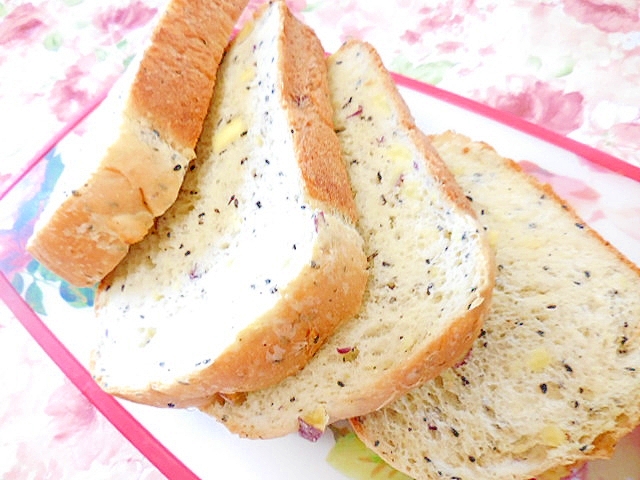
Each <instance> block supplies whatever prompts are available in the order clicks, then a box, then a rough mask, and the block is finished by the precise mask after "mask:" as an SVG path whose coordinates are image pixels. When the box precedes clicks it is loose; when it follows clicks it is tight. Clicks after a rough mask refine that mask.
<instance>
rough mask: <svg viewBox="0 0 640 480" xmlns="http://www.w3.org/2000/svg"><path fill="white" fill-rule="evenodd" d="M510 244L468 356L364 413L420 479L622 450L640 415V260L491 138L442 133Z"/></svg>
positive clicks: (492, 233) (509, 475)
mask: <svg viewBox="0 0 640 480" xmlns="http://www.w3.org/2000/svg"><path fill="white" fill-rule="evenodd" d="M432 141H433V144H434V146H435V147H436V149H437V150H438V152H439V153H440V155H441V157H442V158H443V159H444V161H445V163H446V164H447V165H448V166H449V168H450V169H451V170H452V171H453V172H454V173H455V175H456V179H457V181H458V183H459V184H460V185H461V186H462V188H463V189H464V191H465V194H466V195H468V196H469V197H470V198H473V202H472V205H473V206H474V207H475V209H476V211H477V212H478V213H479V214H480V220H481V222H482V223H483V225H484V226H485V227H486V228H487V230H488V234H489V238H490V239H491V241H492V244H493V245H494V247H495V249H496V263H497V267H498V270H497V272H498V273H497V277H496V287H495V290H494V294H493V307H492V311H491V313H490V315H489V317H488V318H487V319H486V321H485V325H484V327H483V329H482V333H481V335H480V336H479V337H478V339H477V340H476V342H475V344H474V346H473V349H472V350H471V352H470V355H469V356H468V357H467V358H466V359H465V361H464V362H462V364H460V365H458V366H456V367H455V368H451V369H448V370H446V371H445V372H444V373H443V374H442V375H440V376H439V377H438V378H436V379H434V380H432V381H430V382H427V383H425V384H424V385H423V386H421V387H420V388H417V389H415V390H413V391H411V392H409V393H407V394H406V395H405V396H403V397H401V398H400V399H398V400H397V401H395V402H394V403H392V404H390V405H388V406H387V407H385V408H383V409H381V410H379V411H377V412H374V413H371V414H369V415H366V416H362V417H358V418H355V419H353V421H352V423H353V426H354V428H355V431H356V432H357V434H358V436H360V438H362V439H363V440H364V441H365V443H366V444H367V445H368V446H369V447H370V448H372V449H373V450H374V451H376V452H377V453H378V454H379V455H380V456H382V457H383V459H385V460H386V461H387V462H389V463H390V464H391V465H392V466H394V467H395V468H397V469H398V470H401V471H402V472H405V473H406V474H408V475H409V476H411V477H412V478H416V479H436V478H437V479H440V478H461V479H495V478H501V479H502V478H503V479H530V478H534V477H537V478H540V477H539V476H540V475H541V474H543V473H544V472H548V471H551V470H555V471H559V470H561V467H563V466H571V465H573V464H575V463H579V462H582V461H585V460H588V459H591V458H597V457H606V456H609V455H611V454H612V451H613V447H614V445H615V444H616V442H617V441H618V439H620V437H621V436H622V435H624V434H625V433H626V432H629V431H630V430H631V429H632V428H633V427H634V426H635V425H637V424H638V423H640V404H639V403H638V398H639V396H640V378H639V377H638V372H639V370H638V369H639V368H640V336H639V334H640V333H639V332H640V295H639V292H640V271H639V269H638V268H637V266H635V265H633V264H632V263H631V262H629V261H628V260H627V259H626V258H624V257H623V256H622V255H621V254H620V253H618V252H617V251H616V250H615V249H614V248H612V247H611V246H610V245H609V244H608V243H606V242H605V241H604V240H603V239H602V238H601V237H599V236H598V234H596V233H595V232H594V231H593V230H591V229H590V228H589V227H588V226H587V225H586V224H585V223H584V222H583V221H582V220H581V219H580V218H578V217H577V216H576V214H575V213H574V212H573V211H572V210H571V209H570V208H569V207H568V206H567V205H566V203H564V202H563V201H562V200H561V199H560V198H558V197H557V196H556V195H555V194H554V193H553V191H552V190H551V189H550V188H549V187H547V186H542V185H540V184H538V183H537V182H536V181H535V180H534V179H533V178H530V177H529V176H528V175H526V174H524V173H523V172H522V171H521V170H520V169H519V167H518V166H517V165H516V164H515V163H514V162H512V161H510V160H506V159H504V158H502V157H501V156H500V155H498V154H497V153H496V151H495V150H494V149H493V148H491V147H490V146H488V145H487V144H485V143H482V142H474V141H471V140H470V139H469V138H467V137H465V136H463V135H459V134H456V133H454V132H446V133H443V134H440V135H436V136H435V137H433V139H432Z"/></svg>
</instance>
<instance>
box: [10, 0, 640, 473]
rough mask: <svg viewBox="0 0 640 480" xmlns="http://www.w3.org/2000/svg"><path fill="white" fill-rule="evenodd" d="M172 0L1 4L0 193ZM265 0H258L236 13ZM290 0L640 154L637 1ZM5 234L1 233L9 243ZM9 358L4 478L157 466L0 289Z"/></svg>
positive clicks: (302, 10) (334, 24) (415, 61)
mask: <svg viewBox="0 0 640 480" xmlns="http://www.w3.org/2000/svg"><path fill="white" fill-rule="evenodd" d="M164 3H165V1H164V0H108V1H100V2H98V1H97V0H93V1H91V0H55V1H32V2H27V1H17V0H10V1H6V2H4V3H0V138H1V141H0V159H2V161H1V162H0V198H1V197H2V195H3V193H5V192H6V191H7V190H9V189H10V188H11V187H12V186H13V185H14V183H15V182H16V181H18V179H19V178H20V176H21V175H22V174H23V173H24V172H25V171H26V170H27V169H29V168H30V167H31V165H32V163H33V160H34V159H35V158H37V157H38V156H41V155H42V154H43V153H45V152H46V150H47V149H48V148H50V147H51V145H52V142H53V141H55V139H56V137H57V136H59V133H60V132H63V131H65V130H67V129H68V128H69V127H70V126H71V125H73V124H74V123H76V122H77V121H78V119H79V116H80V115H81V114H82V113H83V112H85V111H86V109H87V108H89V107H90V106H91V105H94V104H96V103H97V102H98V101H99V100H100V99H101V98H102V97H103V95H104V93H105V92H106V91H107V90H108V88H109V87H110V86H111V85H112V84H113V82H114V81H115V79H116V78H117V77H118V76H119V75H120V74H121V73H122V71H123V69H124V68H125V66H126V64H127V63H128V62H129V61H130V59H131V58H132V56H133V55H135V54H136V53H137V51H138V48H139V46H140V45H141V43H142V42H143V41H144V39H145V38H146V37H147V35H148V34H149V28H148V26H149V24H150V21H151V20H152V19H153V18H154V17H155V16H156V15H158V14H159V13H160V12H161V11H162V8H163V6H164ZM259 3H261V2H258V1H255V0H252V1H251V2H250V6H249V9H248V10H247V11H246V12H245V15H244V16H243V19H242V20H241V21H244V20H246V18H248V16H249V15H250V12H251V11H252V10H254V9H255V7H256V6H257V5H258V4H259ZM289 6H290V8H291V9H292V10H293V11H294V12H295V13H296V14H297V15H298V16H299V17H300V18H301V19H303V20H304V21H305V22H306V23H307V24H309V25H310V26H311V27H312V28H314V29H315V31H316V33H317V34H318V36H319V37H320V39H321V41H322V43H323V45H324V46H325V49H326V50H327V51H334V50H336V49H337V48H338V47H339V45H340V44H341V43H342V42H343V41H344V40H346V39H347V38H349V37H358V38H362V39H365V40H367V41H369V42H371V43H372V44H373V45H374V46H375V47H376V48H377V49H378V51H379V52H380V54H381V56H382V58H383V61H384V62H385V64H386V65H387V67H388V68H389V69H391V70H394V71H396V72H398V73H401V74H404V75H406V76H408V77H412V78H415V79H418V80H421V81H424V82H428V83H431V84H435V85H437V86H438V87H440V88H442V89H444V90H447V91H450V92H454V93H457V94H459V95H462V96H464V97H467V98H471V99H474V100H477V101H478V102H481V103H483V104H486V105H488V106H491V107H494V108H496V109H498V110H501V111H504V112H508V113H510V114H513V115H515V116H518V117H521V118H524V119H526V120H528V121H531V122H533V123H535V124H538V125H541V126H544V127H545V128H547V129H550V130H552V131H554V132H557V133H559V134H561V135H564V136H567V137H569V138H572V139H574V140H577V141H579V142H581V143H584V144H586V145H588V146H591V147H595V148H597V149H599V150H601V151H603V152H606V153H609V154H611V155H613V156H615V157H618V158H620V159H622V160H623V161H625V162H627V163H628V164H630V165H635V166H640V7H638V3H637V1H636V0H545V1H539V0H493V1H490V0H440V1H424V0H396V1H393V2H391V1H368V0H292V1H290V2H289ZM2 235H3V234H2V231H0V241H2V242H4V238H6V237H3V236H2ZM9 249H10V246H9V245H7V244H6V243H0V257H2V256H4V257H6V256H8V255H9V253H8V252H9ZM20 261H22V260H20V259H17V260H16V262H18V263H19V262H20ZM23 266H24V265H23ZM0 362H1V364H2V366H3V367H2V369H0V385H2V388H1V389H0V477H1V478H3V479H6V480H8V479H22V478H45V477H46V478H65V479H68V478H128V479H132V478H141V479H153V478H162V475H161V474H160V473H159V472H158V471H157V470H156V469H155V467H154V466H153V465H152V464H151V463H150V462H149V461H148V460H147V459H146V458H145V457H144V456H143V455H141V454H140V453H139V452H138V451H137V450H136V449H135V448H133V447H132V446H131V444H129V443H128V442H127V440H126V439H125V438H124V437H123V436H122V435H121V434H120V433H119V432H118V431H117V430H116V429H115V428H114V427H112V426H111V424H110V423H109V422H108V421H107V420H106V419H105V418H104V417H102V416H101V414H100V413H99V412H97V411H96V410H95V408H94V407H93V406H92V405H91V403H89V402H88V401H87V400H86V399H85V398H84V396H82V395H81V394H80V392H79V391H78V390H77V389H76V388H75V387H74V386H73V385H72V383H71V382H70V381H69V380H67V379H66V378H65V376H64V375H63V374H62V373H61V372H60V371H59V370H58V369H57V368H56V366H55V365H54V364H53V363H52V362H51V361H50V360H49V359H48V357H47V356H46V355H45V354H44V353H43V352H42V351H41V350H40V348H39V347H38V345H37V344H36V343H35V342H34V341H33V340H32V339H31V337H29V335H28V334H27V333H26V332H25V331H24V330H23V329H22V327H21V326H20V324H19V323H18V322H17V320H16V319H15V318H14V317H13V316H12V315H11V313H10V312H9V311H8V310H7V309H6V308H5V307H4V305H2V303H1V302H0ZM634 441H635V440H634ZM594 471H596V470H594ZM593 478H596V477H593ZM621 478H622V477H621Z"/></svg>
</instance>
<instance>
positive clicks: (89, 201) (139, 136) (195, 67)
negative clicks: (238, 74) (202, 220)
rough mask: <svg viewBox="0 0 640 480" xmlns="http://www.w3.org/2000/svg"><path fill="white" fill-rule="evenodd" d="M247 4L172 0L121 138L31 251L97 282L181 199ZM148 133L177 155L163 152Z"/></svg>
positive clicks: (56, 267) (60, 270)
mask: <svg viewBox="0 0 640 480" xmlns="http://www.w3.org/2000/svg"><path fill="white" fill-rule="evenodd" d="M246 3H247V0H232V1H228V0H218V1H215V2H210V1H205V0H197V1H191V0H173V1H172V2H171V3H170V4H169V6H168V8H167V11H166V12H165V14H164V16H163V18H162V19H161V20H160V23H159V24H158V26H157V28H156V30H155V31H154V33H153V36H152V39H151V44H150V46H149V47H148V48H147V50H146V51H145V52H144V54H143V57H142V59H141V62H140V66H139V70H138V71H137V73H136V77H135V79H134V81H133V83H132V85H131V88H130V92H129V94H128V95H129V96H128V99H127V103H126V105H125V110H124V111H123V123H122V127H121V130H120V133H119V136H118V138H117V139H116V140H115V142H114V143H113V144H112V145H111V147H110V148H109V149H108V150H107V151H106V152H104V157H103V158H102V159H101V160H100V161H99V162H96V164H97V167H96V170H95V172H93V174H92V175H91V177H90V178H88V179H86V183H85V184H84V185H78V186H77V189H76V190H74V191H73V193H72V195H70V196H69V197H67V198H66V199H65V200H64V201H63V202H62V203H61V204H60V205H59V206H58V207H57V208H56V210H55V212H54V213H53V215H52V216H51V218H50V219H48V220H47V222H46V223H44V224H43V225H41V226H38V229H37V230H36V231H35V232H34V234H33V236H32V237H31V238H30V240H29V243H28V245H27V250H28V251H29V252H30V253H31V254H32V255H33V256H34V257H35V258H36V259H37V260H38V261H40V262H41V263H42V264H43V265H45V266H46V267H47V268H49V269H50V270H51V271H53V272H54V273H55V274H57V275H59V276H60V277H62V278H63V279H65V280H67V281H68V282H70V283H72V284H74V285H77V286H91V285H94V284H95V283H96V282H98V281H100V280H101V279H102V278H103V277H104V276H105V275H106V274H107V273H108V272H109V271H111V270H112V269H113V268H114V267H115V266H116V265H117V264H118V263H119V262H120V261H121V260H122V258H124V256H125V255H126V253H127V251H128V248H129V246H130V245H131V244H133V243H135V242H137V241H139V240H140V239H142V238H143V237H144V235H145V234H146V233H147V231H148V230H149V228H150V227H151V225H152V223H153V218H154V217H156V216H158V215H160V214H161V213H162V212H164V211H165V210H166V209H167V208H168V207H169V206H170V205H171V204H172V203H173V201H174V200H175V198H176V195H177V193H178V190H179V188H180V185H181V183H182V180H183V178H184V171H185V167H186V166H187V165H188V163H189V161H190V160H191V159H192V158H193V157H194V156H195V153H194V147H195V144H196V141H197V138H198V136H199V135H200V132H201V129H202V124H203V121H204V117H205V115H206V111H207V108H208V105H209V100H210V98H211V95H212V92H213V86H214V82H215V72H216V70H217V66H218V64H219V62H220V59H221V58H222V54H223V52H224V48H225V46H226V45H227V42H228V39H229V37H230V35H231V32H232V29H233V26H234V25H235V22H236V21H237V19H238V18H239V16H240V14H241V13H242V10H243V9H244V7H245V5H246ZM176 92H180V94H179V95H177V94H176ZM145 135H151V136H156V137H157V139H155V140H159V141H161V142H163V143H165V144H166V145H167V146H168V147H169V149H170V150H171V151H173V152H174V154H169V155H166V153H165V154H164V155H163V154H160V153H158V151H157V150H155V149H154V146H153V144H150V143H149V142H147V141H145V139H144V136H145ZM87 161H93V159H87ZM68 168H73V167H72V166H70V167H68ZM118 218H119V219H120V220H121V221H122V223H120V222H119V221H118ZM114 219H116V220H115V221H114Z"/></svg>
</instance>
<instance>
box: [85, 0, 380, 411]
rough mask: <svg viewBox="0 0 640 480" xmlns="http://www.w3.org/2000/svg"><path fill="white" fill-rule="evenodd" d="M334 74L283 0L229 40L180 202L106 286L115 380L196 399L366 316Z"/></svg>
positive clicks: (150, 400) (103, 360)
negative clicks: (333, 97)
mask: <svg viewBox="0 0 640 480" xmlns="http://www.w3.org/2000/svg"><path fill="white" fill-rule="evenodd" d="M299 52H305V54H304V55H299ZM326 70H327V68H326V63H325V59H324V50H323V48H322V46H321V44H320V42H319V40H318V39H317V37H316V36H315V34H314V33H313V31H311V30H310V29H309V28H308V27H306V26H305V25H303V24H302V23H300V22H299V21H298V20H296V19H295V18H294V17H293V16H292V14H291V12H290V11H289V10H288V9H287V7H286V4H285V3H284V1H277V2H272V3H269V4H265V5H264V6H263V7H262V8H261V9H260V10H259V11H258V12H257V13H256V17H255V18H254V20H253V22H250V23H249V24H247V26H246V27H245V28H244V29H243V30H242V31H241V32H240V33H239V34H238V36H237V37H236V39H235V40H234V41H233V42H232V44H231V45H230V47H229V49H228V51H227V52H226V54H225V56H224V59H223V61H222V63H221V65H220V69H219V71H218V80H217V84H216V87H215V92H214V96H213V99H212V103H211V108H210V111H209V115H208V117H207V119H206V121H205V125H204V130H203V134H202V137H201V139H200V141H199V143H198V147H197V158H196V160H195V161H194V163H193V164H192V165H191V166H190V168H189V171H188V172H187V174H186V177H185V181H184V184H183V186H182V189H181V191H180V194H179V196H178V199H177V200H176V202H175V204H174V205H172V206H171V208H170V209H169V210H168V211H167V212H166V213H165V214H164V215H163V216H161V217H160V218H159V219H158V220H157V222H156V225H155V227H154V228H153V230H152V231H151V232H150V234H149V235H148V236H147V237H146V238H145V239H144V240H143V241H142V242H140V243H138V244H136V245H134V246H133V247H132V248H131V250H130V252H129V254H128V255H127V257H125V259H124V260H123V261H122V262H121V263H120V264H119V265H118V266H117V267H116V269H115V270H114V271H113V272H112V273H111V274H109V275H108V276H107V277H106V278H105V279H104V281H103V282H101V284H100V287H99V290H98V294H97V299H96V312H97V316H98V320H99V321H100V322H101V325H102V326H101V328H100V332H101V337H100V340H99V345H98V347H97V349H96V352H95V355H94V358H93V366H92V371H93V373H94V376H95V378H96V380H97V381H98V383H99V384H100V385H102V387H103V388H104V389H105V390H106V391H108V392H110V393H113V394H115V395H118V396H120V397H124V398H127V399H130V400H133V401H136V402H141V403H147V404H151V405H156V406H177V407H185V406H193V405H199V404H200V403H201V402H202V401H205V400H208V398H210V397H211V396H212V395H214V394H218V393H220V394H222V395H224V396H229V397H233V394H235V393H236V392H244V391H249V390H255V389H259V388H265V387H267V386H269V385H271V384H273V383H276V382H278V381H280V380H281V379H283V378H284V377H286V376H287V375H290V374H292V373H294V372H296V371H298V370H299V369H300V368H301V367H302V366H303V365H304V364H305V363H306V362H307V361H308V359H309V358H310V357H311V356H312V355H313V354H314V353H315V352H316V351H317V350H318V348H319V347H320V346H321V345H322V344H323V343H324V341H325V340H326V338H327V337H328V336H329V335H330V334H331V333H332V332H333V331H334V330H335V328H336V327H337V326H338V325H339V324H340V323H341V322H343V321H344V320H346V319H348V318H351V317H352V316H353V315H354V314H355V313H356V312H357V310H358V308H359V307H360V304H361V302H362V297H363V293H364V289H365V285H366V280H367V277H368V273H367V269H366V268H367V262H366V256H365V254H364V250H363V240H362V238H361V236H360V235H359V233H358V231H357V230H356V228H355V226H354V223H355V211H356V210H355V204H354V201H353V194H352V191H351V187H350V184H349V179H348V176H347V172H346V169H345V166H344V162H342V159H341V156H340V144H339V142H338V138H337V136H336V134H335V132H334V129H333V121H332V117H331V111H332V110H331V103H330V98H329V92H328V85H327V72H326Z"/></svg>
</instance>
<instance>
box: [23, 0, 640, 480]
mask: <svg viewBox="0 0 640 480" xmlns="http://www.w3.org/2000/svg"><path fill="white" fill-rule="evenodd" d="M245 4H246V2H244V1H241V0H215V1H211V2H199V1H197V2H186V1H184V0H172V2H170V4H169V7H168V10H167V12H166V13H165V15H164V16H162V17H161V18H160V20H159V23H158V25H157V26H156V29H155V33H154V35H153V36H152V39H151V43H150V45H149V46H148V47H147V48H146V49H145V50H144V52H143V54H142V56H141V59H140V60H139V63H138V64H136V66H134V67H132V71H131V72H130V74H129V75H128V76H126V77H125V78H124V79H123V80H122V82H121V84H120V85H119V86H118V88H117V89H116V90H114V92H115V93H114V94H113V95H112V96H111V97H110V99H109V101H107V102H106V103H105V105H107V106H108V107H104V108H103V110H104V109H106V108H108V112H107V114H106V115H105V117H104V118H110V119H112V120H113V125H111V126H110V128H111V129H112V134H111V135H110V136H109V137H108V139H109V141H108V142H104V132H102V136H103V143H102V144H101V145H104V149H103V150H101V151H95V148H94V151H93V152H92V153H93V154H94V157H95V158H93V157H92V158H91V162H93V163H91V165H92V167H91V168H93V170H91V168H86V166H85V167H83V169H82V174H81V175H79V174H78V173H77V172H72V173H74V174H73V175H71V174H69V175H67V176H66V177H65V179H64V181H62V182H61V185H60V188H59V192H58V193H56V196H55V197H54V198H52V201H51V202H50V205H49V207H48V209H47V211H46V212H45V215H44V216H43V218H42V219H41V220H40V222H39V223H38V225H37V227H36V231H35V232H34V235H33V237H32V239H31V241H30V244H29V249H30V251H31V252H32V253H33V255H34V256H35V257H36V258H38V259H39V260H40V261H41V262H42V263H43V264H44V265H45V266H48V267H49V268H51V269H52V270H53V271H54V272H56V273H58V274H59V275H60V276H62V277H63V278H65V279H66V280H68V281H69V282H72V283H75V284H78V285H87V284H93V283H96V282H98V289H97V299H96V307H95V310H96V322H98V325H99V326H98V328H97V331H98V332H99V335H98V338H97V339H96V344H95V349H94V353H93V356H92V358H91V365H90V367H91V370H92V373H93V375H94V378H95V379H96V381H97V382H98V383H99V384H100V385H101V387H102V388H104V389H105V390H106V391H107V392H110V393H112V394H113V395H116V396H119V397H122V398H125V399H128V400H131V401H134V402H139V403H145V404H149V405H154V406H158V407H172V408H173V407H196V408H199V409H201V410H202V411H204V412H206V413H208V414H210V415H212V416H213V417H215V418H217V419H218V420H219V421H220V422H221V423H222V424H224V425H225V426H226V427H227V428H228V429H229V430H230V431H232V432H234V433H236V434H238V435H241V436H244V437H249V438H271V437H277V436H283V435H287V434H290V433H295V432H299V433H300V434H302V435H303V436H304V437H305V438H308V439H311V440H314V439H317V438H318V437H319V436H320V435H321V434H322V432H323V431H324V430H325V429H326V427H327V426H328V425H331V424H332V423H334V422H336V421H339V420H345V419H350V421H351V424H352V426H353V429H354V431H355V432H356V434H357V435H358V436H359V437H360V438H361V439H362V440H363V441H364V442H365V443H366V444H367V445H368V446H369V447H370V448H371V449H373V450H375V451H376V452H377V453H379V454H380V455H381V456H382V457H383V458H384V459H385V460H386V461H388V462H389V463H390V464H391V465H392V466H394V467H395V468H397V469H399V470H401V471H403V472H405V473H407V474H408V475H410V476H412V477H414V478H425V479H429V478H468V479H478V478H508V479H520V478H522V479H528V478H531V477H533V476H540V475H541V474H543V473H545V472H546V473H547V474H549V473H550V472H554V471H559V470H561V469H563V468H565V467H570V466H571V465H574V464H576V463H579V462H582V461H584V460H586V459H588V458H592V457H597V456H606V455H609V454H610V453H611V451H612V448H613V446H614V445H615V443H616V442H617V440H618V439H619V438H620V437H621V436H622V435H624V434H625V433H626V432H628V431H629V430H630V429H632V428H633V427H634V426H636V425H637V424H639V423H640V407H638V406H637V403H638V402H637V401H636V400H637V398H638V395H639V394H640V379H639V378H638V377H637V371H638V369H640V337H639V335H638V332H639V331H640V330H639V329H640V296H639V295H638V292H640V271H639V269H638V268H637V267H636V266H635V265H633V264H632V263H631V262H629V261H628V260H626V259H625V258H624V257H623V256H622V255H621V254H620V253H618V252H617V251H615V250H614V249H613V248H612V247H611V246H610V245H608V244H607V243H606V242H605V241H604V240H602V239H601V238H600V237H599V236H598V235H597V234H596V233H594V232H593V231H592V230H591V229H590V228H589V227H588V226H587V225H586V224H585V223H584V222H583V221H582V220H580V219H579V218H578V217H577V216H576V214H575V213H573V212H572V211H571V209H570V208H569V207H568V206H567V205H565V204H564V203H563V201H562V200H561V199H559V198H558V197H557V196H556V195H555V194H554V193H553V192H552V191H551V190H550V189H549V188H548V187H544V186H541V185H539V184H537V183H536V182H535V181H533V180H532V179H531V178H529V177H527V176H526V175H525V174H524V173H522V172H521V171H519V169H518V168H517V167H516V165H515V164H514V163H513V162H511V161H509V160H506V159H504V158H502V157H500V156H499V155H498V154H497V153H496V152H495V151H494V150H493V149H492V148H491V147H489V146H488V145H486V144H484V143H478V142H474V141H472V140H470V139H469V138H467V137H465V136H462V135H459V134H457V133H455V132H446V133H442V134H440V135H435V136H432V137H427V136H426V135H425V134H424V133H423V132H421V131H420V130H419V129H418V128H417V127H416V125H415V122H414V120H413V118H412V116H411V113H410V111H409V109H408V107H407V105H406V104H405V102H404V100H403V98H402V96H401V95H400V93H399V92H398V90H397V88H396V86H395V85H394V83H393V80H392V78H391V76H390V75H389V73H388V72H387V71H386V69H385V67H384V66H383V64H382V62H381V60H380V58H379V56H378V54H377V53H376V51H375V50H374V48H373V47H372V46H371V45H369V44H366V43H363V42H359V41H348V42H346V43H345V44H344V45H343V46H342V47H341V48H340V50H339V51H337V52H336V53H334V54H333V55H331V56H330V57H328V58H325V55H324V50H323V48H322V45H321V42H320V40H319V39H318V38H317V36H316V35H315V33H314V32H313V30H312V29H310V28H309V27H308V26H306V25H305V24H304V23H302V22H301V21H300V20H298V19H297V18H295V16H294V15H292V14H291V12H290V11H289V10H288V8H287V6H286V4H285V3H284V1H282V0H279V1H273V2H268V3H265V4H264V5H262V6H261V7H260V8H259V9H258V10H257V11H256V12H255V14H254V16H253V19H252V20H251V21H250V22H249V23H248V24H246V25H245V26H244V27H243V28H242V30H240V31H239V32H238V34H237V35H235V36H234V37H233V38H232V28H233V26H234V25H235V22H236V21H237V19H238V17H239V16H240V14H241V12H242V11H243V9H244V7H245ZM194 39H195V40H194ZM165 79H166V80H167V81H166V82H165ZM176 82H177V83H176ZM182 82H184V83H182ZM159 85H160V86H163V88H165V91H164V92H160V93H158V94H157V95H156V94H155V93H154V89H155V88H156V87H158V86H159ZM434 114H435V113H434ZM98 115H99V114H98ZM114 119H115V120H114ZM67 170H69V168H67Z"/></svg>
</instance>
